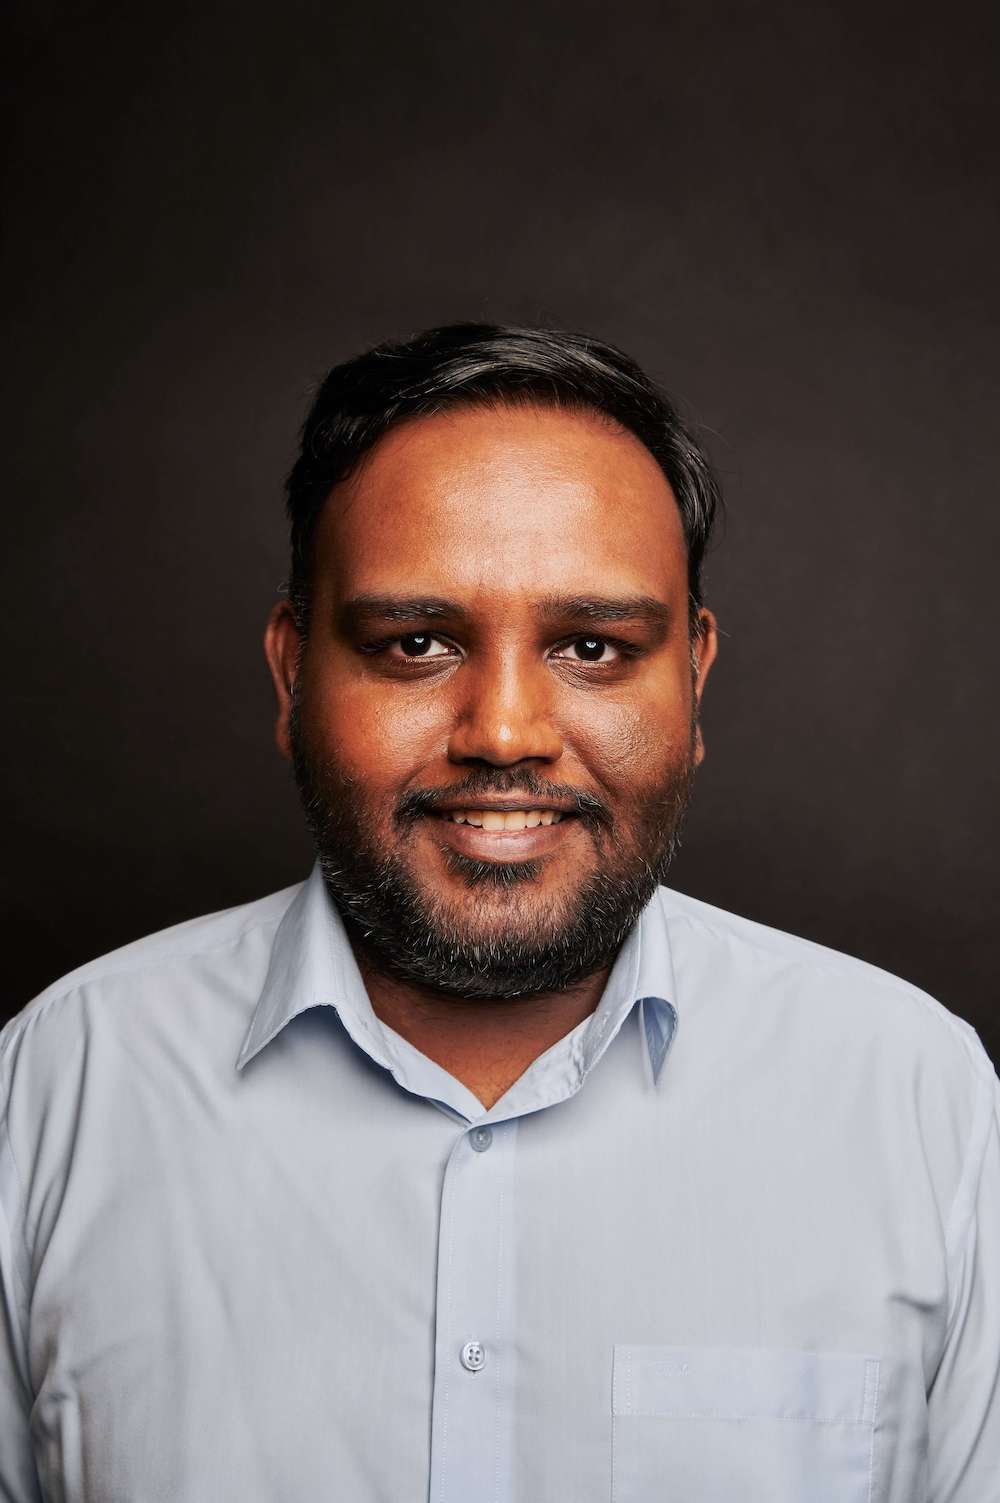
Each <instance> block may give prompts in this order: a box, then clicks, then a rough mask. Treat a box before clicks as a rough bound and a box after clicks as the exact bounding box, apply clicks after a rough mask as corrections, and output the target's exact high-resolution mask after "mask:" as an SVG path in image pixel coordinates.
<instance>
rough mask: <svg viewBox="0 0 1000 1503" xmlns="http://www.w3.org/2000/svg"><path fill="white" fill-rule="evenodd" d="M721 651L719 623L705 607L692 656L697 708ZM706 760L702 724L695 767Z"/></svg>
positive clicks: (697, 737)
mask: <svg viewBox="0 0 1000 1503" xmlns="http://www.w3.org/2000/svg"><path fill="white" fill-rule="evenodd" d="M718 651H719V631H718V623H717V622H716V619H715V617H714V616H713V614H712V612H711V611H709V610H706V609H705V607H704V606H702V607H701V609H700V610H699V612H698V630H697V635H696V636H695V638H694V641H693V643H692V656H693V659H694V664H693V666H694V702H695V705H696V707H698V708H700V707H701V696H702V692H703V690H704V688H705V680H706V679H707V678H708V670H709V669H710V668H711V666H712V664H713V663H714V662H715V657H716V654H717V653H718ZM704 760H705V742H704V740H703V738H702V734H701V724H700V718H699V724H698V726H697V728H696V730H695V738H694V765H695V766H696V767H700V766H701V764H702V762H703V761H704Z"/></svg>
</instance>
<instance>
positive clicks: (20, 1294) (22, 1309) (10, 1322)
mask: <svg viewBox="0 0 1000 1503" xmlns="http://www.w3.org/2000/svg"><path fill="white" fill-rule="evenodd" d="M8 1037H9V1035H8ZM5 1042H6V1041H5V1039H4V1036H3V1034H0V1503H41V1497H42V1494H41V1490H40V1488H39V1485H38V1474H37V1472H36V1470H35V1460H34V1454H33V1451H32V1446H31V1435H30V1430H29V1415H30V1413H31V1402H32V1398H31V1385H30V1378H29V1373H28V1349H27V1318H28V1285H27V1279H28V1266H27V1265H28V1260H27V1252H26V1248H25V1244H24V1235H23V1228H22V1221H21V1217H22V1207H23V1197H22V1195H21V1187H20V1182H19V1179H18V1172H17V1165H16V1163H15V1160H14V1152H13V1147H12V1145H11V1142H10V1134H9V1123H8V1114H7V1104H8V1100H9V1084H10V1066H9V1062H8V1061H7V1060H5V1058H4V1045H5Z"/></svg>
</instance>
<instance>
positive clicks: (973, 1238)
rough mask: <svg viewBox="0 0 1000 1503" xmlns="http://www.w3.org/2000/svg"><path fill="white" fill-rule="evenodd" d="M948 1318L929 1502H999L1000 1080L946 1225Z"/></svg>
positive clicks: (976, 1130) (937, 1383) (933, 1393)
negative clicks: (947, 1234) (948, 1252)
mask: <svg viewBox="0 0 1000 1503" xmlns="http://www.w3.org/2000/svg"><path fill="white" fill-rule="evenodd" d="M948 1230H949V1244H950V1253H951V1256H950V1259H949V1291H950V1301H949V1319H948V1328H947V1335H946V1338H945V1344H944V1351H943V1355H942V1358H941V1361H940V1364H939V1366H938V1370H937V1372H936V1374H935V1376H934V1381H933V1383H932V1384H931V1388H930V1391H929V1393H928V1398H927V1404H928V1426H929V1451H928V1478H929V1485H928V1490H927V1498H928V1503H1000V1081H998V1080H997V1077H996V1075H995V1074H994V1072H993V1071H992V1070H991V1069H989V1070H988V1075H987V1078H986V1079H985V1081H984V1084H983V1086H982V1088H981V1091H980V1093H979V1104H978V1109H977V1112H976V1117H975V1123H974V1126H973V1129H972V1134H971V1140H970V1145H969V1152H968V1156H967V1161H966V1168H965V1172H964V1174H963V1178H962V1183H961V1185H960V1187H959V1190H958V1194H957V1196H956V1200H955V1205H954V1208H953V1211H952V1215H951V1218H950V1223H949V1229H948Z"/></svg>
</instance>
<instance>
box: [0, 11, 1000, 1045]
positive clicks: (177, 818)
mask: <svg viewBox="0 0 1000 1503" xmlns="http://www.w3.org/2000/svg"><path fill="white" fill-rule="evenodd" d="M990 10H991V7H988V6H987V5H985V4H984V5H982V6H981V7H968V6H962V5H958V6H954V5H953V6H949V7H941V8H935V9H933V10H931V9H930V8H929V7H919V6H917V7H914V5H913V4H910V5H905V6H904V5H899V6H895V5H894V6H888V5H877V4H876V5H875V6H874V7H872V6H870V5H858V4H844V3H835V4H817V3H804V4H803V3H800V4H798V5H794V6H793V5H790V4H788V5H786V4H777V3H775V4H771V5H767V6H762V5H754V4H751V3H712V0H698V3H696V4H689V5H685V6H682V7H669V6H662V5H632V6H625V7H624V10H623V11H622V10H621V9H619V8H618V7H615V6H612V5H609V4H608V3H607V0H601V3H600V4H589V3H580V0H577V3H576V4H574V5H572V6H571V5H562V4H560V5H555V4H552V3H534V4H531V5H523V6H522V5H515V6H513V7H511V6H510V5H507V4H505V5H503V6H487V5H476V4H472V3H470V0H464V3H454V0H446V3H437V4H435V5H433V6H431V5H407V6H404V5H401V4H398V5H384V4H369V5H365V6H363V7H361V6H358V7H350V8H347V7H342V6H337V5H336V4H331V3H329V0H327V3H323V4H315V5H306V4H302V3H300V0H290V3H289V0H284V3H281V4H270V5H264V4H261V3H259V0H244V3H242V4H238V5H237V4H232V5H222V4H219V3H217V0H200V3H198V4H188V3H181V4H177V3H174V4H172V5H170V6H169V7H167V6H163V7H161V8H159V10H158V11H157V10H156V8H155V7H149V6H137V5H134V4H132V3H129V4H99V5H87V4H85V3H78V4H70V5H67V4H60V3H55V0H53V3H49V4H33V3H27V4H25V3H22V4H21V5H20V6H18V7H17V8H16V10H15V37H14V41H15V48H14V54H15V71H14V77H13V79H12V89H11V93H10V95H9V102H10V104H11V106H12V121H13V127H14V135H13V152H12V161H11V172H10V176H9V184H8V188H7V192H6V200H5V201H6V205H7V226H8V227H7V236H6V249H5V261H4V266H3V286H4V289H5V291H6V292H7V294H8V303H9V304H11V305H12V309H11V311H12V329H11V334H12V339H11V341H10V343H9V344H8V351H9V353H8V356H7V360H6V364H5V369H4V383H5V394H4V398H3V419H4V429H5V432H4V440H3V442H4V448H3V454H4V468H5V471H6V485H5V509H4V515H5V521H6V528H5V531H6V541H7V547H6V548H5V550H4V553H5V565H4V576H3V591H4V595H3V598H4V603H5V606H6V619H7V622H8V625H9V626H10V628H11V633H10V639H9V645H8V647H7V650H6V657H5V665H6V679H7V682H6V695H5V698H6V700H7V703H8V705H9V707H10V710H11V712H12V713H11V720H10V730H9V732H8V739H7V743H6V757H7V768H6V776H5V778H4V780H3V789H4V792H3V797H4V800H5V807H4V810H3V829H4V835H5V840H4V847H3V849H4V863H3V884H4V890H3V905H4V912H5V916H6V919H7V938H6V942H5V959H6V965H5V971H6V975H7V982H8V986H7V991H6V995H5V998H4V1005H5V1007H6V1010H7V1011H13V1010H14V1009H16V1008H17V1007H19V1006H20V1005H21V1004H22V1003H23V1002H24V1001H25V1000H26V999H27V998H28V997H29V996H30V995H31V994H32V993H33V992H35V991H36V990H37V989H39V988H40V987H41V986H42V985H44V984H45V983H47V982H49V981H51V980H53V979H54V978H55V977H57V976H58V975H59V974H60V973H61V972H63V971H65V970H67V969H68V968H69V967H71V966H73V965H75V964H77V963H79V962H81V961H83V960H85V959H87V958H89V957H91V956H93V955H96V954H98V953H100V952H101V951H103V950H106V949H108V948H110V947H111V946H114V945H117V944H120V943H122V942H124V941H126V940H128V939H131V938H134V937H136V936H139V935H141V934H143V933H145V932H148V931H150V930H152V929H155V928H159V927H161V926H163V925H166V924H168V923H171V922H173V921H175V920H178V919H182V918H185V917H188V916H190V915H193V914H196V913H198V912H200V911H205V910H208V909H212V908H217V907H222V906H226V905H229V904H233V903H239V902H241V901H243V900H245V899H249V898H253V897H257V896H259V895H261V894H263V893H265V892H267V891H269V890H272V889H274V888H277V887H280V886H282V885H284V884H286V883H289V882H292V881H296V880H298V879H299V878H300V877H301V876H303V875H304V873H305V871H306V870H307V865H308V849H307V844H306V840H305V838H304V836H303V834H302V832H301V827H300V820H299V815H298V810H297V806H296V802H295V799H294V795H293V792H292V789H291V786H290V783H289V779H288V776H287V773H286V770H285V767H284V764H283V763H281V762H280V761H279V759H278V757H277V754H276V753H275V752H274V751H273V749H272V744H271V726H270V721H271V701H270V690H269V687H268V684H267V682H266V679H265V674H264V669H263V664H262V660H261V656H260V651H259V646H258V639H259V635H260V630H261V627H262V624H263V621H264V617H265V615H266V612H267V609H268V607H269V605H270V603H271V600H272V597H273V594H274V590H275V586H276V585H277V584H278V582H279V581H280V580H281V578H282V576H283V574H284V569H285V559H284V532H283V522H282V515H281V482H282V479H283V476H284V473H285V471H286V469H287V467H288V464H289V462H290V459H291V456H292V453H293V446H294V437H295V430H296V427H297V424H298V422H299V421H300V419H301V416H302V413H303V410H304V406H305V403H306V400H307V396H308V392H309V389H310V386H311V384H312V383H313V382H314V381H315V380H316V379H317V377H318V376H319V375H321V373H322V372H323V370H324V369H325V367H326V366H328V365H329V364H331V363H332V362H333V361H335V360H338V359H340V358H342V357H343V356H345V355H347V354H349V353H351V352H353V351H355V350H357V349H359V348H361V347H363V346H365V345H367V344H369V343H371V342H373V341H374V340H376V339H379V338H384V337H388V336H392V335H398V334H402V333H406V332H408V331H412V330H414V329H416V328H419V327H421V326H423V325H426V324H429V323H433V322H438V321H441V320H444V319H454V318H480V317H482V318H496V319H515V320H529V321H538V320H543V321H554V322H556V323H559V324H564V325H570V326H581V327H584V328H587V329H590V330H592V331H594V332H595V333H597V334H600V335H602V336H605V337H607V338H610V339H612V340H615V341H617V342H619V343H621V344H622V345H624V346H625V347H626V348H627V349H629V350H631V351H632V352H633V353H634V354H635V355H636V356H638V358H639V359H640V360H642V361H643V362H645V363H646V364H647V365H648V366H649V367H650V368H651V369H652V370H653V371H654V373H655V374H657V375H658V376H659V377H660V379H661V380H663V381H664V383H665V384H666V385H667V387H668V388H669V389H671V390H672V391H674V392H675V393H676V394H678V395H679V396H680V397H681V398H683V399H684V400H685V402H686V403H687V404H688V406H689V407H690V408H691V409H692V410H693V411H694V413H695V414H696V415H697V416H698V417H699V418H700V419H701V420H702V421H703V422H704V423H705V424H706V425H708V427H709V428H710V429H711V430H712V431H713V434H714V438H713V445H714V450H715V453H716V456H717V459H718V462H719V464H720V467H721V469H722V471H723V475H724V479H725V482H726V487H727V491H728V496H729V521H728V525H727V528H726V532H725V536H724V538H723V540H722V541H721V544H720V546H719V547H718V548H717V550H716V552H715V553H714V555H713V557H712V559H711V560H710V566H709V571H708V588H709V594H710V599H711V602H712V603H713V604H714V605H715V607H716V609H717V611H718V613H719V615H720V617H721V620H722V623H723V625H724V627H725V631H726V636H725V639H724V644H723V645H724V651H723V655H722V658H721V660H720V663H719V665H718V667H717V668H716V670H715V677H714V681H713V683H712V685H711V692H710V695H709V699H708V704H707V708H706V717H705V723H706V732H707V738H708V745H709V758H708V762H707V764H706V766H705V769H704V772H703V774H702V777H701V783H700V788H699V792H698V798H697V807H696V811H695V813H694V815H693V816H692V819H691V823H690V826H689V833H688V839H687V843H686V849H685V851H684V853H683V854H682V857H681V859H680V862H679V864H678V867H677V868H676V883H677V885H678V886H679V887H682V888H684V889H685V890H687V891H690V892H693V893H696V894H697V895H699V896H701V897H703V898H706V899H708V900H710V901H712V902H715V903H719V904H722V905H723V906H725V907H728V908H732V909H734V910H736V911H738V912H742V913H745V914H748V915H750V916H752V917H753V918H756V919H760V920H763V921H764V922H766V923H769V924H774V925H777V926H779V927H781V928H786V929H790V930H793V931H797V932H799V933H802V934H806V935H809V936H811V937H812V938H814V939H818V940H821V941H824V942H826V943H828V944H832V945H835V946H837V947H839V948H842V949H846V950H849V951H852V952H854V953H856V954H859V955H862V956H864V957H865V958H867V959H869V960H872V961H875V962H876V963H877V964H879V965H882V966H885V967H887V968H888V969H890V970H893V971H896V972H898V973H900V974H902V975H904V976H906V977H908V978H910V979H912V980H913V981H915V982H917V983H919V984H920V985H922V986H924V987H926V988H927V989H929V990H930V991H932V992H934V993H935V994H936V995H937V996H939V997H940V998H941V999H942V1000H943V1001H944V1002H945V1003H946V1004H947V1005H948V1006H950V1007H951V1008H953V1009H954V1010H955V1011H957V1012H960V1013H962V1014H964V1015H965V1016H966V1017H968V1018H969V1019H971V1021H972V1022H973V1023H974V1024H975V1025H976V1027H977V1028H978V1029H979V1030H980V1032H981V1034H982V1036H983V1038H984V1041H985V1042H986V1043H987V1046H988V1047H989V1048H990V1049H991V1050H992V1051H993V1053H994V1057H1000V1017H998V1013H997V1009H996V1005H995V1001H994V998H995V993H996V982H995V977H996V971H997V964H998V959H1000V954H998V952H1000V945H998V939H997V927H996V922H995V918H994V907H995V887H996V876H997V861H996V842H997V834H998V829H997V825H998V821H997V807H996V799H995V796H994V789H995V779H996V771H995V768H996V757H997V752H996V731H997V708H996V701H995V696H994V656H995V654H994V643H995V641H996V637H997V627H998V621H997V612H998V607H997V594H996V590H995V583H994V580H995V571H996V560H997V545H998V541H1000V527H998V520H997V506H996V500H995V495H996V481H995V472H996V465H997V447H998V444H997V424H996V412H997V397H998V392H997V376H996V363H995V340H996V332H997V330H996V325H997V317H996V315H997V291H996V288H997V266H998V265H1000V235H998V210H997V194H996V188H995V167H996V159H995V147H996V135H997V131H996V124H997V118H996V114H995V111H994V104H993V98H994V92H995V79H994V77H993V69H994V59H995V46H996V40H997V39H996V37H995V35H991V34H990V32H989V30H988V26H989V22H988V17H989V14H990Z"/></svg>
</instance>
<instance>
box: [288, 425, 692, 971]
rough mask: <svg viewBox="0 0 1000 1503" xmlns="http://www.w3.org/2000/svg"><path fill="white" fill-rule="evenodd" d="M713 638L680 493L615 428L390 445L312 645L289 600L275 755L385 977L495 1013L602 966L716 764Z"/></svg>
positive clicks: (326, 524)
mask: <svg viewBox="0 0 1000 1503" xmlns="http://www.w3.org/2000/svg"><path fill="white" fill-rule="evenodd" d="M702 625H703V628H704V630H703V634H702V635H701V636H700V638H698V639H697V640H695V641H694V643H692V639H691V636H690V632H689V618H688V594H687V559H686V552H685V543H684V537H683V532H682V528H681V521H680V516H679V513H678V510H677V506H676V502H675V500H674V498H673V495H672V492H671V490H670V487H669V485H668V484H667V481H666V480H665V478H664V476H663V473H662V471H661V470H660V469H659V467H658V466H657V464H656V462H655V461H654V460H653V458H652V456H651V455H650V454H649V453H648V451H647V450H646V449H645V448H644V447H643V445H642V444H640V443H639V442H638V440H636V439H635V438H633V437H632V436H631V435H629V434H626V433H624V432H622V431H620V430H618V429H617V428H615V427H613V426H611V425H609V424H608V423H606V422H605V421H603V420H602V419H601V418H599V417H597V416H595V415H590V414H586V413H583V414H581V413H571V412H565V411H559V410H555V409H549V408H544V407H538V408H518V407H501V408H499V409H480V408H464V409H457V410H454V411H452V412H449V413H444V414H441V415H439V416H435V417H431V418H421V419H418V420H415V421H413V422H410V423H408V424H405V425H403V426H401V427H399V428H397V429H395V430H393V431H392V432H390V433H389V434H388V435H387V437H386V438H384V439H383V440H382V441H381V442H380V443H379V444H378V445H377V447H376V448H375V449H374V450H373V451H372V453H371V454H370V455H369V456H368V457H367V459H366V460H365V462H364V463H363V465H362V466H361V467H360V468H359V469H358V470H357V471H356V473H355V474H354V475H353V476H352V478H351V479H350V480H349V481H347V482H345V483H344V484H343V485H341V486H339V487H337V488H336V489H335V491H334V493H333V495H332V496H331V498H330V500H329V501H328V502H327V504H326V507H325V508H324V511H323V514H322V517H321V519H320V523H319V526H318V529H317V532H316V536H315V544H314V554H313V585H312V596H311V614H310V622H309V633H308V637H307V639H306V640H305V642H304V643H302V644H300V643H299V639H298V635H297V633H296V631H295V628H294V625H293V623H292V619H291V615H290V612H289V610H288V608H287V607H282V606H279V607H277V608H276V610H275V612H274V614H273V616H272V620H271V624H270V626H269V628H268V639H267V646H268V655H269V660H270V663H271V667H272V672H273V674H274V677H275V684H276V687H277V690H278V696H279V705H280V715H279V724H278V739H279V744H280V745H281V746H282V749H283V750H284V751H285V752H286V754H287V755H290V756H292V758H293V761H294V765H295V769H296V777H297V780H298V783H299V787H300V790H301V792H302V795H303V799H304V803H305V806H306V809H307V814H308V817H309V821H310V825H311V827H312V830H313V834H314V838H315V839H316V842H317V846H318V850H319V854H320V858H321V861H322V865H323V870H324V875H325V877H326V880H327V885H328V887H329V889H330V891H331V894H332V896H333V897H334V900H335V901H336V902H337V904H338V907H339V908H340V910H341V912H342V913H343V914H344V916H345V918H347V920H348V922H349V927H350V929H351V932H352V935H353V937H354V938H355V941H356V943H359V944H361V945H362V946H363V947H364V949H365V951H366V953H367V954H368V955H369V958H370V959H371V961H372V962H373V963H374V964H376V965H380V964H381V965H382V966H383V967H384V968H386V969H387V970H389V971H390V972H392V973H394V974H396V975H398V976H403V977H404V978H406V979H409V980H411V981H413V982H419V983H423V984H426V985H432V986H436V987H440V988H442V989H443V990H445V991H450V992H453V993H456V994H459V995H463V996H467V997H468V996H491V997H498V996H514V995H521V994H524V993H529V992H539V991H544V990H552V989H555V988H558V987H560V986H566V985H569V984H571V983H572V982H573V981H574V980H578V979H580V978H581V977H582V976H584V975H587V974H593V973H594V972H596V971H597V970H599V969H601V967H602V966H604V965H606V964H608V963H609V962H610V960H611V958H612V957H613V955H614V952H615V950H616V949H617V947H618V945H619V944H620V942H621V939H622V937H623V935H624V934H625V932H627V929H628V928H629V927H630V925H631V924H632V922H634V919H635V917H636V915H637V913H638V912H639V910H640V909H641V907H642V906H643V904H644V903H645V902H646V901H647V900H648V898H649V897H650V895H651V893H652V891H653V889H654V887H655V884H656V881H657V880H658V879H659V878H661V877H662V875H663V872H664V871H665V868H666V864H667V862H668V861H669V857H670V854H671V851H672V848H673V843H674V839H675V836H676V831H677V827H678V824H679V821H680V817H681V815H682V813H683V809H684V806H685V803H686V800H687V794H688V789H689V784H690V779H691V775H692V773H693V770H694V766H695V765H696V764H697V762H698V761H700V759H701V755H702V747H701V737H700V732H699V731H698V729H697V704H698V700H699V698H700V694H701V688H702V685H703V683H704V679H705V675H706V673H707V671H708V668H709V666H710V664H711V661H712V658H713V656H714V652H715V632H714V622H713V621H712V618H711V616H710V614H709V613H708V612H704V613H703V621H702ZM300 645H301V652H300V650H299V649H300Z"/></svg>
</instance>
